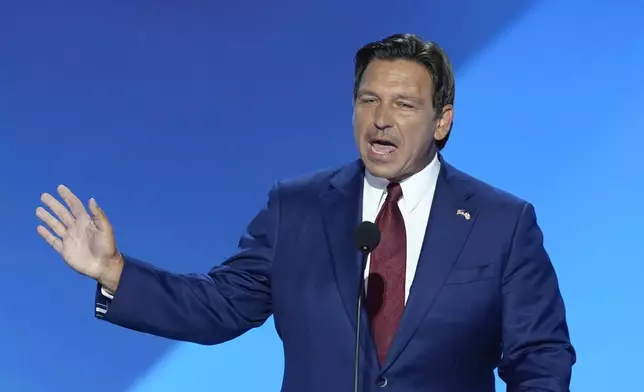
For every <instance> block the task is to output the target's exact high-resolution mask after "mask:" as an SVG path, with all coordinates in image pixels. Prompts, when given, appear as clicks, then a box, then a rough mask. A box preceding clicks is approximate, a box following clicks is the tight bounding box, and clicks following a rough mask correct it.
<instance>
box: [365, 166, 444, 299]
mask: <svg viewBox="0 0 644 392" xmlns="http://www.w3.org/2000/svg"><path fill="white" fill-rule="evenodd" d="M439 171H440V161H439V160H438V154H437V155H436V156H434V159H433V160H432V162H431V163H430V164H429V165H427V166H426V167H425V168H424V169H423V170H421V171H420V172H418V173H416V174H414V175H412V176H411V177H409V178H407V179H405V180H403V181H402V182H401V183H400V187H401V188H402V194H403V195H402V197H401V198H400V200H399V201H398V208H400V212H401V213H402V216H403V219H404V221H405V230H406V232H407V263H406V264H407V265H406V267H407V273H406V275H405V302H407V298H409V290H410V289H411V284H412V282H413V280H414V276H415V275H416V267H417V266H418V258H419V257H420V250H421V248H422V246H423V240H424V239H425V229H426V228H427V221H428V220H429V212H430V210H431V208H432V201H433V200H434V191H435V190H436V181H437V180H438V173H439ZM388 184H389V181H388V180H386V179H383V178H378V177H375V176H373V175H372V174H371V173H369V172H368V171H367V170H365V177H364V191H363V196H362V220H363V221H371V222H375V221H376V217H377V216H378V212H380V208H381V207H382V205H383V203H384V201H385V199H386V196H387V185H388ZM370 259H371V257H369V258H368V259H367V266H366V268H365V274H364V278H365V289H366V288H367V287H366V286H367V282H366V279H367V277H368V276H369V264H370Z"/></svg>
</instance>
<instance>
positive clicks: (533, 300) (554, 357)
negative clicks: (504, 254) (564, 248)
mask: <svg viewBox="0 0 644 392" xmlns="http://www.w3.org/2000/svg"><path fill="white" fill-rule="evenodd" d="M502 294H503V320H502V321H503V322H502V340H503V358H502V360H501V363H500V365H499V376H500V377H501V378H502V379H503V380H504V381H505V383H506V384H507V390H508V392H537V391H538V392H564V391H565V392H568V391H569V385H570V378H571V372H572V366H573V364H574V363H575V360H576V354H575V350H574V348H573V347H572V344H571V342H570V336H569V332H568V325H567V322H566V314H565V307H564V302H563V299H562V296H561V293H560V290H559V284H558V280H557V276H556V274H555V270H554V268H553V266H552V263H551V261H550V258H549V256H548V254H547V253H546V250H545V249H544V246H543V234H542V232H541V229H540V228H539V226H538V224H537V218H536V215H535V211H534V207H533V206H532V205H531V204H529V203H526V205H525V206H524V208H523V211H522V214H521V217H520V219H519V222H518V224H517V227H516V229H515V234H514V238H513V240H512V246H511V250H510V254H509V257H508V259H507V263H506V265H505V266H504V272H503V283H502Z"/></svg>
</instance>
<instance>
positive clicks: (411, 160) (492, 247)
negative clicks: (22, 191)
mask: <svg viewBox="0 0 644 392" xmlns="http://www.w3.org/2000/svg"><path fill="white" fill-rule="evenodd" d="M355 66H356V69H355V71H356V73H355V88H354V103H355V104H354V134H355V139H356V143H357V146H358V149H359V152H360V159H358V160H356V161H355V162H351V163H349V164H347V165H346V166H342V167H339V168H336V169H333V170H328V171H322V172H318V173H315V174H312V175H310V176H307V177H304V178H299V179H296V180H289V181H283V182H280V183H278V184H276V185H275V186H274V187H273V188H272V189H271V191H270V193H269V196H268V202H267V205H266V206H265V208H263V209H262V210H261V211H260V212H259V213H258V214H257V216H256V217H255V218H254V219H253V220H252V221H251V222H250V224H249V225H248V229H247V232H246V233H245V235H244V236H243V237H242V238H241V239H240V241H239V250H238V251H237V252H236V253H235V254H234V255H232V256H231V257H230V258H229V259H228V260H226V261H225V262H224V263H223V264H222V265H219V266H216V267H214V268H213V269H212V270H211V271H210V272H208V274H203V275H179V274H174V273H171V272H168V271H163V270H160V269H158V268H155V267H154V266H152V265H150V264H148V263H145V262H143V261H140V260H136V259H134V258H132V257H130V256H127V255H125V254H122V253H121V252H119V251H117V248H116V243H115V239H114V235H113V231H112V227H111V225H110V224H109V222H108V219H107V217H106V215H105V213H104V211H103V210H102V209H100V207H98V205H97V204H96V201H95V200H94V199H91V200H90V202H89V209H90V212H91V213H88V212H87V211H86V210H85V207H84V206H83V203H81V201H80V200H79V199H78V198H77V197H76V196H75V195H74V194H73V193H72V192H71V191H70V190H69V189H67V188H66V187H64V186H62V185H61V186H60V187H59V188H58V191H59V194H60V196H61V197H62V198H63V199H64V201H65V202H66V204H67V206H68V207H69V209H68V208H67V207H65V206H63V205H62V204H61V203H59V202H58V201H57V200H56V199H55V198H54V197H53V196H51V195H49V194H43V196H42V201H43V203H44V204H45V205H46V206H47V207H49V209H50V210H51V211H52V212H53V213H54V214H55V216H54V215H52V214H50V213H49V212H47V210H45V209H43V208H42V207H39V208H38V209H37V216H38V217H39V218H40V219H41V220H42V221H43V222H44V223H45V224H46V225H47V226H48V227H49V229H47V228H45V227H44V226H39V227H38V232H39V233H40V234H41V235H42V237H43V238H44V239H45V240H46V241H47V242H48V243H49V244H51V246H53V247H54V249H55V250H56V251H58V252H59V253H60V254H61V256H62V257H63V259H64V260H65V261H66V262H67V264H69V265H70V266H71V267H72V268H73V269H75V270H76V271H78V272H80V273H82V274H84V275H87V276H89V277H91V278H93V279H95V280H97V282H98V285H97V293H96V316H97V317H99V318H101V319H103V320H106V321H109V322H111V323H114V324H117V325H121V326H123V327H126V328H130V329H133V330H138V331H143V332H147V333H151V334H155V335H158V336H163V337H167V338H171V339H176V340H182V341H190V342H196V343H200V344H218V343H222V342H225V341H228V340H230V339H233V338H235V337H237V336H239V335H241V334H243V333H244V332H246V331H248V330H249V329H251V328H254V327H257V326H260V325H262V323H264V322H265V320H266V319H267V318H268V317H269V316H271V315H273V316H274V320H275V326H276V328H277V331H278V333H279V336H280V338H281V339H282V341H283V347H284V354H285V370H284V379H283V385H282V390H283V391H288V392H302V391H307V392H317V391H320V392H328V391H349V390H350V388H351V387H352V385H353V382H352V381H353V360H354V357H353V355H354V338H355V332H354V331H355V326H356V322H357V320H356V312H355V311H354V309H355V306H356V305H355V304H356V300H357V297H358V292H359V286H360V283H359V277H360V274H361V258H360V254H359V252H358V251H357V249H356V245H355V240H354V238H355V231H356V228H357V227H358V224H359V223H360V222H361V221H372V222H375V223H376V224H377V225H378V227H379V229H380V232H381V234H382V239H381V241H380V244H379V245H378V247H376V249H375V250H374V251H373V252H372V253H371V254H370V256H369V259H368V260H367V266H366V269H365V271H364V275H365V276H364V277H365V290H366V292H365V297H364V298H365V302H364V304H365V307H364V311H363V315H362V318H361V319H362V320H363V325H365V327H366V328H365V329H364V334H362V336H361V337H362V338H361V341H360V345H361V355H360V363H361V367H360V380H361V385H362V390H364V391H371V390H380V389H383V390H389V391H395V392H399V391H400V392H403V391H404V392H413V391H436V392H439V391H443V392H460V391H462V392H474V391H476V392H487V391H493V390H494V369H495V368H497V367H498V369H499V375H500V377H501V378H502V379H503V380H504V381H505V382H506V383H507V386H508V391H512V392H528V391H535V392H536V391H543V392H545V391H549V392H563V391H568V390H569V383H570V377H571V368H572V365H573V363H574V362H575V351H574V349H573V347H572V345H571V343H570V339H569V333H568V327H567V324H566V317H565V309H564V303H563V300H562V297H561V294H560V291H559V287H558V282H557V277H556V275H555V271H554V269H553V266H552V264H551V262H550V259H549V257H548V255H547V253H546V251H545V249H544V247H543V237H542V233H541V230H540V228H539V226H538V225H537V219H536V216H535V210H534V208H533V206H532V205H531V204H529V203H528V202H526V201H523V200H521V199H519V198H517V197H514V196H512V195H509V194H508V193H505V192H503V191H501V190H498V189H495V188H493V187H492V186H490V185H487V184H485V183H483V182H481V181H479V180H476V179H474V178H472V177H470V176H468V175H467V174H465V173H462V172H460V171H459V170H457V169H456V168H454V167H453V166H451V165H450V164H448V163H447V162H446V160H445V159H444V157H443V156H442V155H441V153H440V150H441V149H442V148H443V147H444V146H445V143H446V142H447V139H448V136H449V133H450V131H451V126H452V119H453V102H454V76H453V74H452V70H451V66H450V64H449V61H448V59H447V57H446V56H445V54H444V53H443V51H442V50H441V49H440V48H439V47H438V46H437V45H436V44H434V43H432V42H423V41H421V40H420V39H419V38H418V37H416V36H413V35H394V36H391V37H388V38H386V39H384V40H382V41H378V42H373V43H370V44H368V45H366V46H364V47H363V48H361V49H360V50H359V51H358V53H357V54H356V58H355ZM52 232H53V233H52Z"/></svg>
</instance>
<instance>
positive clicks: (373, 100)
mask: <svg viewBox="0 0 644 392" xmlns="http://www.w3.org/2000/svg"><path fill="white" fill-rule="evenodd" d="M376 102H378V101H377V100H376V98H374V97H361V98H360V103H364V104H374V103H376Z"/></svg>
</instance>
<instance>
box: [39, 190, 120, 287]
mask: <svg viewBox="0 0 644 392" xmlns="http://www.w3.org/2000/svg"><path fill="white" fill-rule="evenodd" d="M57 190H58V193H59V195H60V196H61V197H62V199H63V200H64V201H65V203H66V204H67V206H68V207H69V209H67V208H66V207H65V206H63V205H62V204H61V203H60V202H59V201H58V200H57V199H56V198H55V197H53V196H52V195H50V194H49V193H43V194H42V196H41V198H40V199H41V201H42V202H43V203H44V204H45V206H47V207H49V209H50V210H51V211H52V212H53V213H54V214H55V215H52V214H51V213H49V212H48V211H47V210H45V209H44V208H43V207H38V208H37V209H36V216H37V217H38V218H40V219H41V220H42V221H43V222H44V223H45V224H46V225H47V226H48V227H45V226H43V225H39V226H38V228H37V231H38V233H39V234H40V236H41V237H42V238H44V239H45V241H47V243H49V245H51V246H52V247H53V248H54V249H55V250H56V252H58V253H59V254H60V255H61V256H62V258H63V260H65V262H66V263H67V265H69V266H70V267H71V268H73V269H74V270H75V271H76V272H78V273H80V274H83V275H86V276H89V277H91V278H93V279H96V280H98V281H99V282H101V283H102V284H103V285H104V286H106V288H107V289H108V290H111V291H115V290H116V285H117V284H118V277H119V276H120V269H122V264H123V259H122V258H121V255H120V254H119V253H118V252H117V250H116V241H115V239H114V231H113V229H112V225H111V224H110V222H109V220H108V219H107V216H106V215H105V212H104V211H103V210H102V209H101V208H100V207H99V206H98V204H97V203H96V200H94V199H93V198H92V199H90V200H89V209H90V211H91V216H90V214H89V213H88V212H87V210H86V209H85V206H84V205H83V203H82V202H81V201H80V200H79V199H78V197H76V195H74V194H73V193H72V192H71V191H70V190H69V189H68V188H67V187H66V186H64V185H60V186H58V189H57ZM52 231H53V233H52ZM54 234H55V235H54ZM115 271H116V272H117V274H116V276H115V274H114V273H115Z"/></svg>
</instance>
